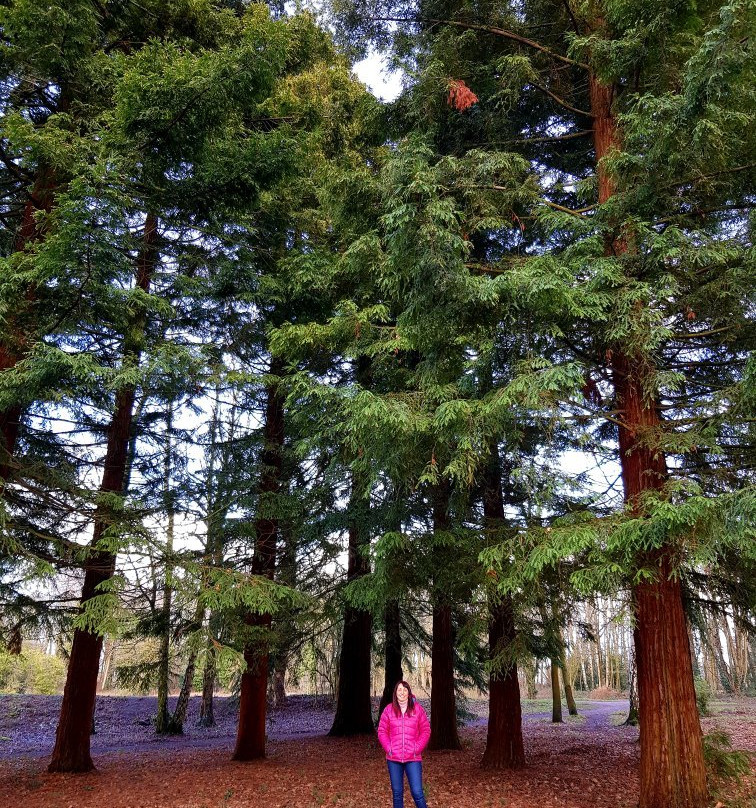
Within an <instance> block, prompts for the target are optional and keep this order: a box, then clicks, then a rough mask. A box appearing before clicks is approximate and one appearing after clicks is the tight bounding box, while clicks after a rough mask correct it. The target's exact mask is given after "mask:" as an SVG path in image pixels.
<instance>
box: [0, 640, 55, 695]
mask: <svg viewBox="0 0 756 808" xmlns="http://www.w3.org/2000/svg"><path fill="white" fill-rule="evenodd" d="M65 679H66V665H65V663H64V662H63V660H62V659H59V658H58V657H54V656H50V655H49V654H45V653H43V652H42V651H37V650H34V649H31V650H29V651H24V653H23V654H19V655H15V654H9V653H7V652H6V651H0V690H4V691H5V692H9V693H40V694H42V695H53V694H55V693H60V692H61V691H62V690H63V685H64V684H65Z"/></svg>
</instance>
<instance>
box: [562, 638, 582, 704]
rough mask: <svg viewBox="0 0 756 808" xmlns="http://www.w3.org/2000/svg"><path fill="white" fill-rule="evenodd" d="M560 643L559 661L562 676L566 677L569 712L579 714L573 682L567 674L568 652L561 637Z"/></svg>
mask: <svg viewBox="0 0 756 808" xmlns="http://www.w3.org/2000/svg"><path fill="white" fill-rule="evenodd" d="M560 645H561V655H560V657H559V662H560V665H561V667H562V677H563V679H564V698H565V700H566V702H567V712H568V713H569V714H570V715H577V714H578V709H577V704H575V694H574V693H573V692H572V682H571V681H570V677H569V675H568V674H567V652H566V651H565V649H564V641H562V640H561V638H560Z"/></svg>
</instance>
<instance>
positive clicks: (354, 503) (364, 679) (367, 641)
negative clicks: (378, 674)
mask: <svg viewBox="0 0 756 808" xmlns="http://www.w3.org/2000/svg"><path fill="white" fill-rule="evenodd" d="M366 496H367V492H366V491H365V489H364V486H363V485H361V483H360V482H359V479H358V475H356V474H354V473H353V475H352V497H351V502H350V506H349V507H350V511H351V514H352V516H351V518H350V523H349V562H348V567H347V581H348V582H349V581H355V580H357V579H358V578H361V577H362V576H364V575H367V574H368V573H369V572H370V564H369V562H368V559H367V556H366V554H365V552H364V551H365V549H366V547H367V545H368V543H369V541H370V538H369V534H368V533H367V530H366V524H367V516H368V514H367V511H368V507H369V506H368V501H367V499H366ZM372 628H373V620H372V617H371V615H370V612H368V611H364V610H362V609H356V608H355V607H354V606H351V605H349V604H347V606H346V608H345V609H344V631H343V634H342V638H341V654H340V655H339V685H338V695H337V701H336V715H335V717H334V719H333V726H332V727H331V729H330V731H329V733H328V734H329V735H333V736H348V735H362V734H369V733H372V732H373V730H374V729H375V727H374V726H373V715H372V708H371V703H370V650H371V644H372V639H373V637H372Z"/></svg>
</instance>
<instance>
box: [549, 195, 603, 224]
mask: <svg viewBox="0 0 756 808" xmlns="http://www.w3.org/2000/svg"><path fill="white" fill-rule="evenodd" d="M541 201H542V202H543V204H544V205H547V206H548V207H550V208H553V209H554V210H559V211H561V212H562V213H569V214H570V216H577V217H578V218H579V219H582V218H583V214H584V213H588V212H589V211H591V210H595V208H596V205H588V206H587V207H584V208H575V209H573V208H566V207H565V206H564V205H558V204H557V203H556V202H552V201H551V200H549V199H542V200H541Z"/></svg>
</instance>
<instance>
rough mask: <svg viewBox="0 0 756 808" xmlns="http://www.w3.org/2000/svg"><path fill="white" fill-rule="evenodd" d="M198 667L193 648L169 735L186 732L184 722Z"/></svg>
mask: <svg viewBox="0 0 756 808" xmlns="http://www.w3.org/2000/svg"><path fill="white" fill-rule="evenodd" d="M196 667H197V652H196V651H195V650H192V651H191V652H190V653H189V659H188V660H187V663H186V671H185V672H184V681H183V682H182V683H181V690H179V695H178V699H176V707H175V709H174V710H173V715H171V716H170V718H169V719H168V723H167V725H166V729H165V732H166V733H167V734H168V735H183V734H184V724H185V722H186V713H187V711H188V709H189V700H190V699H191V697H192V684H193V683H194V671H195V669H196Z"/></svg>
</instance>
